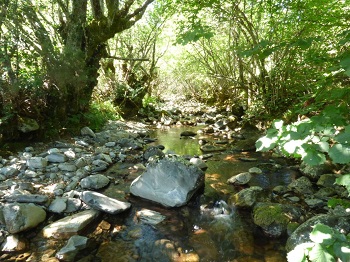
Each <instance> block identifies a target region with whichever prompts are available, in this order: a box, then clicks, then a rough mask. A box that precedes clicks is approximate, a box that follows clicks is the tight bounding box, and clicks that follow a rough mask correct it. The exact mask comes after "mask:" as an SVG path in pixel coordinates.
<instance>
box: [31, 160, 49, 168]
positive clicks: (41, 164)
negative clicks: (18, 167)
mask: <svg viewBox="0 0 350 262" xmlns="http://www.w3.org/2000/svg"><path fill="white" fill-rule="evenodd" d="M47 162H48V161H47V159H46V158H44V157H32V158H29V159H28V160H27V166H28V167H29V168H34V169H42V168H45V167H46V166H47Z"/></svg>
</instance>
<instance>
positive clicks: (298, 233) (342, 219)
mask: <svg viewBox="0 0 350 262" xmlns="http://www.w3.org/2000/svg"><path fill="white" fill-rule="evenodd" d="M349 218H350V216H349V214H347V215H345V216H339V215H333V214H322V215H317V216H314V217H312V218H310V219H309V220H307V221H305V222H304V223H303V224H301V225H300V226H299V227H298V228H297V229H296V230H295V231H294V232H293V233H292V234H291V236H290V237H289V238H288V240H287V243H286V251H287V252H289V251H291V250H293V249H294V248H295V247H296V246H298V245H300V244H304V243H312V241H311V240H310V233H311V232H312V230H313V227H314V226H315V225H316V224H324V225H327V226H329V227H331V228H333V229H336V230H338V231H340V232H342V233H344V234H345V235H346V234H348V233H349V232H350V219H349Z"/></svg>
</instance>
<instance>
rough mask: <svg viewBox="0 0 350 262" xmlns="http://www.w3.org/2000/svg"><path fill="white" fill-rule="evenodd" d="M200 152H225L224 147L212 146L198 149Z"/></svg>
mask: <svg viewBox="0 0 350 262" xmlns="http://www.w3.org/2000/svg"><path fill="white" fill-rule="evenodd" d="M200 150H202V151H203V152H206V153H207V152H219V151H224V150H226V148H225V147H221V146H213V145H208V144H206V145H203V146H201V147H200Z"/></svg>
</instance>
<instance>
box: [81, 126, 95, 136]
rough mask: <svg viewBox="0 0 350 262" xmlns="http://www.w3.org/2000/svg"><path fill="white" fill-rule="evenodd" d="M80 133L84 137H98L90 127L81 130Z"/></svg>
mask: <svg viewBox="0 0 350 262" xmlns="http://www.w3.org/2000/svg"><path fill="white" fill-rule="evenodd" d="M80 133H81V135H82V136H89V137H93V138H95V137H96V134H95V133H94V131H92V130H91V128H90V127H87V126H85V127H83V128H82V129H81V130H80Z"/></svg>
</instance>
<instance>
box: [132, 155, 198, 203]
mask: <svg viewBox="0 0 350 262" xmlns="http://www.w3.org/2000/svg"><path fill="white" fill-rule="evenodd" d="M203 184H204V172H203V171H201V170H200V169H199V168H198V167H196V166H193V165H189V164H185V163H184V161H179V160H177V159H169V158H165V159H162V160H160V161H158V162H156V163H151V164H150V165H149V166H148V167H147V170H146V171H145V172H144V173H143V174H142V175H141V176H139V177H138V178H136V179H135V180H134V181H133V182H132V183H131V185H130V192H131V193H132V194H133V195H135V196H139V197H142V198H145V199H148V200H151V201H154V202H157V203H159V204H161V205H163V206H166V207H178V206H183V205H185V204H186V203H187V202H188V201H189V200H190V198H191V197H192V196H193V194H194V193H195V192H196V191H197V190H198V189H199V188H200V187H202V186H203Z"/></svg>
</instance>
